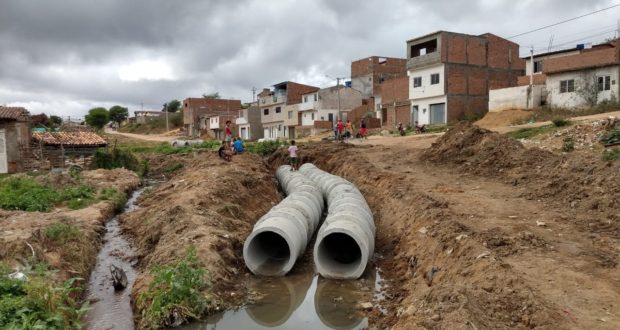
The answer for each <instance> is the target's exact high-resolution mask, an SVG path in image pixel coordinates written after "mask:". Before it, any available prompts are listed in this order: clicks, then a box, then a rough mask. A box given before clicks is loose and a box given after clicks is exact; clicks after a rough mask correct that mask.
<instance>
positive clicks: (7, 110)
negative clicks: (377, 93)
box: [0, 106, 30, 120]
mask: <svg viewBox="0 0 620 330" xmlns="http://www.w3.org/2000/svg"><path fill="white" fill-rule="evenodd" d="M28 115H30V113H29V112H28V110H26V109H25V108H22V107H2V106H0V119H12V120H18V119H20V117H22V116H28Z"/></svg>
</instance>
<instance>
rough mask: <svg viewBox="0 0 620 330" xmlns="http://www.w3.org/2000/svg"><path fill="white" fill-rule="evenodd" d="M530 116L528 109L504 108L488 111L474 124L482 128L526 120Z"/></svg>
mask: <svg viewBox="0 0 620 330" xmlns="http://www.w3.org/2000/svg"><path fill="white" fill-rule="evenodd" d="M531 116H532V111H528V110H518V109H514V110H504V111H500V112H488V113H487V114H486V115H485V116H484V117H482V119H480V120H478V121H477V122H476V123H475V124H476V125H478V126H479V127H483V128H494V127H503V126H511V125H514V124H515V123H516V122H519V121H523V120H526V119H527V118H529V117H531Z"/></svg>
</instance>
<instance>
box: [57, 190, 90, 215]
mask: <svg viewBox="0 0 620 330" xmlns="http://www.w3.org/2000/svg"><path fill="white" fill-rule="evenodd" d="M94 192H95V190H94V189H93V188H92V187H88V186H84V185H82V186H77V187H69V188H65V189H63V190H62V192H61V199H62V200H66V201H67V206H68V207H69V208H70V209H72V210H77V209H81V208H84V207H86V206H88V205H90V204H91V203H92V202H93V197H94Z"/></svg>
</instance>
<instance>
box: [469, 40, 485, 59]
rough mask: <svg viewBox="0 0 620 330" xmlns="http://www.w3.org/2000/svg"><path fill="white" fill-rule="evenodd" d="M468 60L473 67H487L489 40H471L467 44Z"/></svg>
mask: <svg viewBox="0 0 620 330" xmlns="http://www.w3.org/2000/svg"><path fill="white" fill-rule="evenodd" d="M467 60H468V63H469V64H471V65H480V66H487V40H485V39H482V38H469V39H468V42H467Z"/></svg>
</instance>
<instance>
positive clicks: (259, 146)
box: [245, 140, 286, 156]
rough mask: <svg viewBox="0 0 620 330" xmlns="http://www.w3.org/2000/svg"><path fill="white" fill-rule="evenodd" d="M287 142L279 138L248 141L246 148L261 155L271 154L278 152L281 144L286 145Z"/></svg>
mask: <svg viewBox="0 0 620 330" xmlns="http://www.w3.org/2000/svg"><path fill="white" fill-rule="evenodd" d="M285 144H286V143H285V142H281V141H279V140H273V141H263V142H248V143H245V150H246V151H247V152H251V153H254V154H257V155H260V156H269V155H271V154H273V153H274V152H276V150H278V148H280V146H283V145H285Z"/></svg>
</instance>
